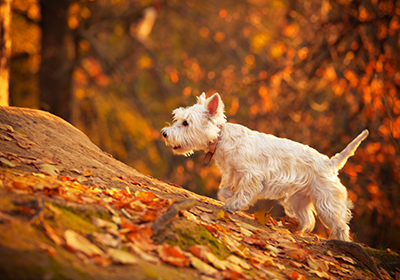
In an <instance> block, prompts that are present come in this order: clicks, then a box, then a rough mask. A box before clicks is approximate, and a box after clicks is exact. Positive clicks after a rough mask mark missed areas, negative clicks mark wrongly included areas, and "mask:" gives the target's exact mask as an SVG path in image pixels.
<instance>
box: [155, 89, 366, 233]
mask: <svg viewBox="0 0 400 280" xmlns="http://www.w3.org/2000/svg"><path fill="white" fill-rule="evenodd" d="M197 99H198V102H197V104H195V105H193V106H191V107H188V108H185V109H184V108H178V109H176V110H174V111H173V120H174V124H173V125H172V126H169V127H165V128H163V129H162V133H163V136H164V138H165V142H166V144H167V145H170V146H172V147H173V150H174V152H175V153H177V154H183V155H186V156H189V155H191V154H192V153H193V150H204V151H206V152H208V150H209V146H210V143H213V142H214V141H216V140H217V141H218V142H217V147H216V150H215V155H214V159H215V163H216V165H217V167H218V168H219V170H220V171H221V173H222V179H221V185H220V189H219V191H218V198H219V199H220V200H221V201H225V205H224V206H223V209H224V210H225V211H227V212H231V213H233V212H235V211H237V210H241V209H247V208H248V206H249V205H253V204H254V203H255V202H256V200H257V199H260V198H266V199H279V200H280V202H281V204H282V205H283V206H284V208H285V212H286V214H287V215H288V216H290V217H296V218H297V219H298V220H299V222H300V226H299V231H301V232H304V231H311V230H313V228H314V225H315V217H314V214H316V215H318V216H319V218H320V220H321V221H322V223H323V224H324V225H325V226H326V227H327V228H329V229H330V230H331V232H332V235H331V237H332V238H337V239H340V240H349V226H348V223H349V221H350V219H351V211H350V209H351V208H352V207H353V205H352V202H351V201H350V200H349V199H348V197H347V190H346V188H345V187H344V186H343V185H342V184H341V182H340V180H339V178H338V170H340V169H341V168H342V167H343V166H344V165H345V163H346V161H347V159H348V158H349V157H350V156H352V155H353V154H354V152H355V150H356V149H357V147H358V146H359V145H360V143H361V141H363V140H364V139H365V138H366V137H367V136H368V130H364V131H363V132H362V133H361V134H360V135H359V136H358V137H357V138H356V139H354V140H353V141H352V142H351V143H350V144H349V145H348V146H347V147H346V148H345V149H344V150H343V151H342V152H341V153H339V154H337V155H335V156H334V157H332V158H331V159H329V158H328V157H327V156H325V155H323V154H320V153H319V152H317V151H316V150H315V149H313V148H310V147H309V146H307V145H303V144H300V143H297V142H294V141H291V140H288V139H284V138H278V137H275V136H273V135H269V134H264V133H260V132H257V131H253V130H250V129H248V128H246V127H244V126H242V125H239V124H232V123H227V122H226V117H225V115H224V104H223V103H222V101H221V98H220V96H219V94H218V93H215V94H214V95H213V96H211V97H209V98H208V99H206V96H205V94H204V93H203V94H202V95H201V96H200V97H198V98H197ZM220 127H222V128H221V129H220Z"/></svg>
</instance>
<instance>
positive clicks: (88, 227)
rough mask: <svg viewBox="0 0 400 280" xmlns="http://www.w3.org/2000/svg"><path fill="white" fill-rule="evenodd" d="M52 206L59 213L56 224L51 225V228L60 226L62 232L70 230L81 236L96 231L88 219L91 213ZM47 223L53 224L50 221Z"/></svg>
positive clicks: (57, 205)
mask: <svg viewBox="0 0 400 280" xmlns="http://www.w3.org/2000/svg"><path fill="white" fill-rule="evenodd" d="M53 206H54V207H56V208H57V209H58V210H60V212H61V213H60V214H57V219H56V220H57V224H56V225H52V226H53V227H57V226H61V227H62V228H63V229H64V230H65V229H72V230H75V231H78V232H81V233H82V234H88V233H92V232H95V231H96V230H97V228H96V226H95V225H93V224H92V222H91V219H90V217H91V216H92V215H93V212H80V211H76V210H74V209H72V208H69V207H66V206H63V205H59V204H53ZM48 222H49V224H52V223H53V222H51V221H48Z"/></svg>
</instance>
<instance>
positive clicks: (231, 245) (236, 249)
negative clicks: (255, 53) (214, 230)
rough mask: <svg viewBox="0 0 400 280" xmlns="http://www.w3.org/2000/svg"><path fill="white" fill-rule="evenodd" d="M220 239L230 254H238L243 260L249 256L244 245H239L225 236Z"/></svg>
mask: <svg viewBox="0 0 400 280" xmlns="http://www.w3.org/2000/svg"><path fill="white" fill-rule="evenodd" d="M222 239H223V241H224V243H225V245H226V247H228V249H229V251H231V252H232V253H235V254H238V255H239V256H241V257H243V258H247V257H248V256H249V255H250V254H249V249H248V248H247V247H246V246H245V245H244V244H241V243H240V242H238V241H236V240H235V239H233V238H232V237H230V236H228V235H227V234H224V235H223V237H222Z"/></svg>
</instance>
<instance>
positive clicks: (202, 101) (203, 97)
mask: <svg viewBox="0 0 400 280" xmlns="http://www.w3.org/2000/svg"><path fill="white" fill-rule="evenodd" d="M206 101H207V98H206V93H205V92H203V93H202V94H201V95H200V96H198V97H197V104H201V105H204V104H206Z"/></svg>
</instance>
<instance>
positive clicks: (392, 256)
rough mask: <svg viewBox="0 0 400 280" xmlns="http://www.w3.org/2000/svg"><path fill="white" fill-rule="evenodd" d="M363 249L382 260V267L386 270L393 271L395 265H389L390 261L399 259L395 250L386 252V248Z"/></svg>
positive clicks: (394, 261) (399, 256)
mask: <svg viewBox="0 0 400 280" xmlns="http://www.w3.org/2000/svg"><path fill="white" fill-rule="evenodd" d="M364 250H365V251H366V252H367V253H368V254H369V255H370V256H373V257H375V258H377V259H379V260H380V261H381V262H382V265H383V267H384V268H385V269H386V270H388V271H395V270H396V267H395V266H391V265H389V264H390V263H396V262H399V261H400V255H399V254H397V253H396V252H393V251H391V252H387V251H386V250H382V249H381V250H378V249H373V248H364Z"/></svg>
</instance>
